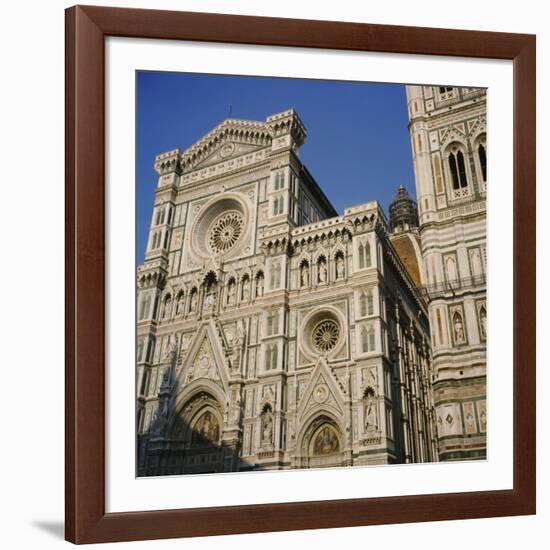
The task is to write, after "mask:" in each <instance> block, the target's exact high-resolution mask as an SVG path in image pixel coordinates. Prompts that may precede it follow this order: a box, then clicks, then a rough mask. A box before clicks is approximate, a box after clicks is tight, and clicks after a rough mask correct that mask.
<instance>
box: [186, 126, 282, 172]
mask: <svg viewBox="0 0 550 550" xmlns="http://www.w3.org/2000/svg"><path fill="white" fill-rule="evenodd" d="M271 136H272V129H271V128H270V126H269V125H267V124H266V123H264V122H259V121H255V120H236V119H226V120H224V121H223V122H222V123H221V124H219V125H218V126H216V127H215V128H214V129H213V130H212V131H211V132H209V133H208V134H206V135H205V136H203V137H202V138H201V139H200V140H199V141H197V142H196V143H194V144H193V145H191V147H189V148H188V149H186V150H185V151H183V153H182V155H181V159H182V166H183V169H184V171H185V172H188V171H190V170H196V169H198V168H205V167H207V166H212V165H214V164H218V163H221V162H224V161H227V160H229V161H230V160H231V159H233V158H237V157H239V156H242V155H246V154H250V153H251V152H254V151H257V150H259V149H263V148H265V147H268V146H270V145H271Z"/></svg>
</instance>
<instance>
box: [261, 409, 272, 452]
mask: <svg viewBox="0 0 550 550" xmlns="http://www.w3.org/2000/svg"><path fill="white" fill-rule="evenodd" d="M261 420H262V421H261V434H262V435H261V446H262V447H263V448H266V447H271V446H272V445H273V411H272V409H271V405H266V406H265V407H264V408H263V411H262V415H261Z"/></svg>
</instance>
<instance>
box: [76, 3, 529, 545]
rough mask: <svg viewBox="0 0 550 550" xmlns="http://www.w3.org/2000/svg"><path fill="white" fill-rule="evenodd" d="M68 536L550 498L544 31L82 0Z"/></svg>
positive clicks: (311, 522)
mask: <svg viewBox="0 0 550 550" xmlns="http://www.w3.org/2000/svg"><path fill="white" fill-rule="evenodd" d="M66 39H67V48H66V86H67V94H66V127H67V132H66V135H67V141H66V168H67V170H66V197H67V199H66V200H67V203H66V214H67V215H66V218H67V230H66V280H67V295H66V321H67V323H66V399H67V404H66V435H67V437H66V441H67V443H66V538H67V540H70V541H71V542H75V543H89V542H108V541H122V540H138V539H153V538H167V537H186V536H187V537H189V536H204V535H215V534H229V533H245V532H260V531H277V530H279V531H280V530H290V529H313V528H328V527H340V526H353V525H372V524H380V523H402V522H416V521H433V520H443V519H465V518H477V517H489V516H504V515H522V514H532V513H534V512H535V496H536V495H535V420H536V419H535V416H536V415H535V330H534V328H535V284H534V282H535V224H534V216H535V38H534V37H533V36H530V35H516V34H504V33H487V32H478V31H459V30H445V29H427V28H412V27H411V28H408V27H391V26H381V25H367V24H356V23H335V22H328V21H306V20H292V19H275V18H261V17H244V16H231V15H214V14H201V13H183V12H163V11H154V10H133V9H118V8H102V7H88V6H86V7H81V6H77V7H74V8H71V9H69V10H67V12H66Z"/></svg>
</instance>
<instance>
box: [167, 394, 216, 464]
mask: <svg viewBox="0 0 550 550" xmlns="http://www.w3.org/2000/svg"><path fill="white" fill-rule="evenodd" d="M222 430H223V413H222V408H221V407H220V405H219V403H218V402H217V400H216V399H215V398H214V397H212V395H210V394H209V393H207V392H200V393H198V394H196V395H195V396H193V397H192V398H191V399H189V400H188V401H187V402H186V403H185V404H184V405H183V407H182V408H181V409H180V411H179V413H178V415H177V416H176V418H175V420H174V423H173V427H172V437H171V451H172V452H171V454H172V462H175V465H176V470H177V473H183V474H206V473H216V472H222V471H223V459H224V457H223V446H222V442H221V435H222Z"/></svg>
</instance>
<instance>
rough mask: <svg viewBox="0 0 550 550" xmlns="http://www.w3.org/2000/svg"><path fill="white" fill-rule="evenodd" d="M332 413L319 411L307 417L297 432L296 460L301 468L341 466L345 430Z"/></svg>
mask: <svg viewBox="0 0 550 550" xmlns="http://www.w3.org/2000/svg"><path fill="white" fill-rule="evenodd" d="M342 426H343V422H341V421H340V420H339V419H338V418H337V417H336V416H335V415H334V414H333V413H332V412H330V411H328V410H326V409H321V410H318V411H315V412H314V413H312V414H311V415H309V416H308V418H307V420H306V421H305V422H304V423H303V425H302V428H301V429H300V431H299V432H298V436H297V440H296V442H297V445H296V453H297V454H296V459H297V462H298V466H299V467H302V468H316V467H318V468H319V467H327V466H332V467H334V466H343V451H344V448H345V446H346V442H345V433H346V432H345V430H343V429H342Z"/></svg>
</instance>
